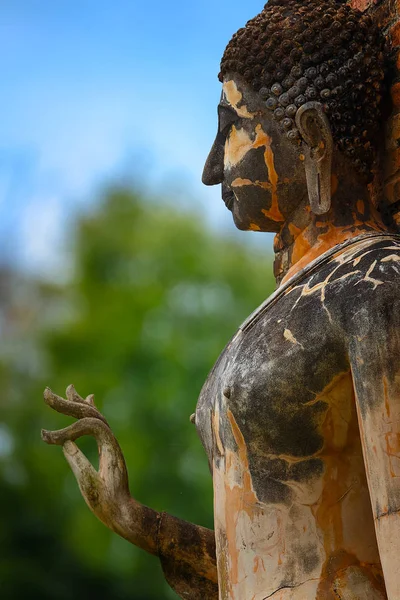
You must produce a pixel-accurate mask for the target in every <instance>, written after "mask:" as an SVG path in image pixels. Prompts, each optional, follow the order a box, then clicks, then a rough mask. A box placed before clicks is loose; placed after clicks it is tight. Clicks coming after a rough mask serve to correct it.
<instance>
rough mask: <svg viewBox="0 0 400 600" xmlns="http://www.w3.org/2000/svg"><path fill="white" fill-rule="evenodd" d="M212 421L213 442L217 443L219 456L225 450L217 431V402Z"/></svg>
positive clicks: (222, 454)
mask: <svg viewBox="0 0 400 600" xmlns="http://www.w3.org/2000/svg"><path fill="white" fill-rule="evenodd" d="M212 422H213V431H214V437H215V443H216V444H217V448H218V452H219V453H220V455H221V456H224V454H225V450H224V446H223V444H222V441H221V437H220V433H219V407H218V404H217V405H216V407H215V411H214V412H213V414H212Z"/></svg>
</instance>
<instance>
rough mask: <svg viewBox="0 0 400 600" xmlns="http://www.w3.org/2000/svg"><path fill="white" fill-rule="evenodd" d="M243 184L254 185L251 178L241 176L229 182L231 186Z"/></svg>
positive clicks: (241, 185)
mask: <svg viewBox="0 0 400 600" xmlns="http://www.w3.org/2000/svg"><path fill="white" fill-rule="evenodd" d="M245 185H254V181H251V179H242V178H241V177H237V178H236V179H234V180H233V181H232V183H231V187H243V186H245Z"/></svg>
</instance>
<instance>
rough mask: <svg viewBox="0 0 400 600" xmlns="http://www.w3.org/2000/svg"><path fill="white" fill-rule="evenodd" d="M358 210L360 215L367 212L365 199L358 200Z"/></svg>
mask: <svg viewBox="0 0 400 600" xmlns="http://www.w3.org/2000/svg"><path fill="white" fill-rule="evenodd" d="M357 210H358V212H359V213H360V215H363V214H364V212H365V204H364V201H363V200H357Z"/></svg>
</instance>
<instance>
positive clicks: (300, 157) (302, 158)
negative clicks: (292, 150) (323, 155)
mask: <svg viewBox="0 0 400 600" xmlns="http://www.w3.org/2000/svg"><path fill="white" fill-rule="evenodd" d="M299 159H300V160H301V161H302V162H303V161H305V160H306V157H305V156H304V154H300V156H299Z"/></svg>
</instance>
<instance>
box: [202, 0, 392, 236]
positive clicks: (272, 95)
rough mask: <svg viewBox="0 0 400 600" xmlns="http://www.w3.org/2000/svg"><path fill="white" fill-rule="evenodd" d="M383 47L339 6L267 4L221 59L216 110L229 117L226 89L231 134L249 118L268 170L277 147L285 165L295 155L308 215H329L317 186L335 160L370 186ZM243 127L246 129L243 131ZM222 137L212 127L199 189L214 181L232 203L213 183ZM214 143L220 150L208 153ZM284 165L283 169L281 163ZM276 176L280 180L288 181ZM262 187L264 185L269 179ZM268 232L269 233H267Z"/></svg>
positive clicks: (329, 1) (364, 21)
mask: <svg viewBox="0 0 400 600" xmlns="http://www.w3.org/2000/svg"><path fill="white" fill-rule="evenodd" d="M384 44H385V41H384V38H383V36H382V34H381V32H380V30H379V28H378V27H377V26H376V25H374V23H373V22H372V20H371V18H370V17H369V16H368V15H365V14H362V13H360V12H359V11H356V10H353V9H351V8H350V7H349V6H348V5H346V4H344V3H343V2H342V1H340V0H303V1H302V0H269V2H268V4H266V5H265V8H264V10H263V11H262V12H261V13H260V14H259V15H257V16H256V17H255V18H254V19H252V20H250V21H249V22H248V23H247V24H246V26H245V27H244V28H243V29H240V30H239V31H238V32H237V33H236V34H235V35H234V36H233V38H232V40H231V41H230V42H229V44H228V46H227V48H226V50H225V53H224V56H223V58H222V62H221V72H220V74H219V79H220V81H221V82H223V84H224V92H223V95H222V100H221V105H220V108H221V106H222V110H224V108H223V107H224V106H227V107H229V108H232V86H233V87H234V88H235V92H234V94H233V95H234V96H235V95H236V99H234V106H233V108H234V109H235V112H239V113H240V110H239V111H238V108H239V109H241V114H239V117H240V118H241V119H242V122H241V123H236V124H235V123H233V126H234V127H235V129H236V133H237V132H238V130H239V129H240V128H242V127H243V122H244V120H245V117H246V115H244V109H246V111H247V113H248V114H247V118H248V119H249V116H251V117H252V119H253V120H254V118H257V119H258V121H259V123H258V125H259V129H258V131H259V132H260V131H261V129H262V130H263V131H264V133H265V134H266V135H268V136H269V137H270V139H271V143H270V147H271V148H272V149H273V150H276V152H275V155H276V156H275V158H276V160H275V167H276V169H278V171H279V166H278V159H279V156H277V155H279V149H278V146H279V147H280V148H281V154H282V155H285V156H286V157H288V156H290V157H292V158H295V155H296V156H299V155H300V156H301V159H302V160H303V163H305V164H303V171H304V167H306V168H305V171H306V180H307V185H308V191H309V196H310V203H311V205H312V208H313V209H315V212H317V213H318V212H319V213H320V214H323V213H324V212H326V211H327V210H329V206H328V204H330V183H329V184H328V181H327V178H329V180H330V177H331V173H330V166H329V165H331V164H332V160H335V155H336V154H337V153H339V154H340V156H341V157H342V158H341V160H342V161H343V160H345V161H346V162H347V163H348V164H349V165H351V168H352V169H353V170H354V172H355V173H356V174H357V175H356V176H357V177H360V178H361V179H362V180H363V181H364V182H365V184H367V183H368V182H370V181H371V180H372V178H373V167H374V161H375V160H376V157H377V150H378V146H379V143H380V138H381V135H380V134H381V131H380V129H381V128H380V122H381V100H382V96H383V81H384V76H385V59H384V52H383V50H384ZM238 94H239V96H240V99H239V96H238ZM251 108H252V109H251ZM273 123H274V124H273ZM253 125H254V123H253ZM244 127H245V128H246V127H247V129H248V130H249V123H244ZM256 127H257V125H255V126H254V131H253V137H254V135H256ZM266 129H269V131H265V130H266ZM225 130H226V139H225V140H224V141H223V139H222V138H223V136H221V134H222V133H223V132H222V131H221V125H220V127H219V134H218V136H217V140H216V143H215V144H214V147H213V150H212V152H211V154H210V157H209V159H208V161H207V163H206V167H205V172H204V175H203V181H204V182H205V183H207V184H213V183H217V179H218V178H219V180H220V181H218V182H221V183H223V184H224V182H225V185H226V186H227V187H230V188H231V190H233V191H235V195H237V194H236V192H237V190H236V189H235V186H233V187H232V185H231V184H232V183H233V182H232V181H229V177H225V176H223V175H222V174H221V164H222V162H224V163H225V164H224V165H223V170H225V175H226V170H227V167H228V169H229V166H231V163H230V164H228V165H227V162H228V163H229V160H228V161H227V160H226V157H225V160H224V158H223V154H224V151H225V150H226V148H227V146H229V138H230V136H231V134H232V129H231V130H228V129H227V128H226V127H225ZM248 133H249V136H250V138H251V137H252V134H251V132H250V131H248ZM218 137H219V143H220V145H221V143H222V142H223V143H224V144H225V149H221V148H219V150H218V148H217V146H218ZM279 137H280V138H281V139H279ZM283 138H285V141H284V140H283ZM286 142H288V144H287V143H286ZM289 144H290V145H291V146H292V147H293V150H294V152H293V151H292V150H290V149H289ZM228 149H229V148H228ZM218 158H219V160H220V166H219V171H218V168H217V159H218ZM221 161H222V162H221ZM310 161H311V163H313V164H314V163H315V164H314V168H313V167H312V165H311V168H310V164H311V163H310ZM284 162H286V164H288V160H287V159H286V161H285V160H284ZM307 163H308V167H307ZM324 163H325V167H324ZM328 163H329V164H328ZM253 164H255V163H254V161H253ZM327 166H329V168H327ZM289 171H290V169H289ZM328 171H329V173H328ZM217 172H218V175H217ZM297 174H298V175H299V172H298V170H297ZM236 175H238V173H236ZM279 175H280V174H279V173H278V178H279ZM281 175H282V176H283V179H288V177H289V178H290V177H293V175H295V174H294V173H290V172H289V173H284V172H282V173H281ZM242 179H243V178H242ZM324 179H325V181H324ZM237 180H238V177H236V179H235V180H234V181H237ZM312 180H314V183H313V181H312ZM268 181H269V183H270V184H271V183H273V182H271V177H270V173H269V178H268ZM260 182H261V180H260V181H259V183H260ZM313 185H314V187H315V186H316V187H317V188H321V189H322V197H321V195H320V197H319V198H314V206H313V199H312V195H313V192H312V190H310V188H311V187H312V186H313ZM267 187H268V186H267V183H265V188H267ZM324 188H325V191H324ZM328 188H329V189H328ZM275 191H276V192H279V190H275ZM310 191H311V194H310ZM225 195H227V193H226V194H225ZM314 195H315V194H314ZM328 200H329V202H328ZM277 204H278V205H280V203H279V200H278V202H277ZM275 212H276V211H275ZM281 212H283V213H284V212H285V210H284V208H283V210H281ZM238 220H240V219H238ZM237 224H238V223H237ZM238 226H240V224H238ZM243 228H247V227H243ZM277 228H278V224H277V227H276V228H275V229H270V230H272V231H274V230H276V229H277Z"/></svg>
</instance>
